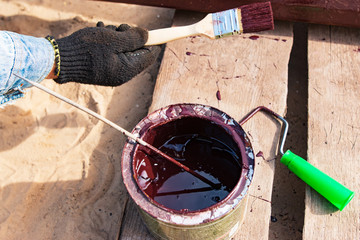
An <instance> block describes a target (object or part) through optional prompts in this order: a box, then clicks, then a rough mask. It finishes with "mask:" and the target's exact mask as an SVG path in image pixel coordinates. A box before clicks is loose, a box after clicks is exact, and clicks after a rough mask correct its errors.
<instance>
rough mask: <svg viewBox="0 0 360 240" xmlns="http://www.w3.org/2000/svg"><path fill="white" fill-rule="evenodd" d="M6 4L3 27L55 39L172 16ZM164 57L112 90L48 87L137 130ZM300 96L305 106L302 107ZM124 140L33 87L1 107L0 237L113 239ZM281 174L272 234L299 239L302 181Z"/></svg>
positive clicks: (299, 143) (19, 1) (301, 142)
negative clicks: (104, 26) (80, 31)
mask: <svg viewBox="0 0 360 240" xmlns="http://www.w3.org/2000/svg"><path fill="white" fill-rule="evenodd" d="M0 9H1V11H0V30H9V31H15V32H18V33H22V34H27V35H32V36H36V37H44V36H46V35H48V34H50V35H53V36H54V37H56V38H60V37H63V36H66V35H69V34H71V33H72V32H74V31H76V30H77V29H80V28H83V27H85V26H94V25H95V24H96V22H97V21H99V20H102V21H103V22H105V24H115V25H118V24H120V23H130V24H134V25H138V26H141V27H145V28H148V29H156V28H161V27H166V26H170V25H171V23H172V17H173V14H174V10H172V9H163V8H154V7H144V6H135V5H127V4H119V3H107V2H96V1H86V0H73V1H52V0H14V1H12V0H11V1H10V0H8V1H6V0H1V1H0ZM295 31H296V32H295V34H297V35H298V38H299V41H294V44H298V48H297V49H300V51H294V52H293V53H292V60H291V62H290V63H289V68H290V70H291V71H290V73H289V81H290V82H289V91H292V93H293V97H292V98H291V99H289V111H288V114H289V121H290V124H292V125H293V126H294V127H293V129H294V130H293V131H292V132H290V139H289V141H288V143H289V144H291V149H293V150H294V151H296V152H297V153H299V154H302V155H303V156H306V134H304V132H305V133H306V115H304V114H303V115H299V112H302V113H305V112H306V102H304V96H303V93H304V92H306V84H304V82H306V79H305V80H304V79H302V78H301V77H299V76H304V74H298V71H300V72H301V73H303V71H306V69H303V68H301V67H300V68H299V67H298V65H301V66H305V65H306V64H305V63H304V61H306V60H304V55H303V50H304V49H306V44H305V43H306V40H304V38H305V37H306V27H304V26H303V25H296V27H295ZM305 58H306V56H305ZM160 62H161V58H159V61H158V62H157V63H155V64H154V65H153V66H151V67H149V68H148V69H147V70H145V71H144V72H143V73H141V74H140V75H138V76H137V77H135V78H134V79H133V80H131V81H130V82H128V83H126V84H124V85H122V86H119V87H115V88H110V87H99V86H89V85H80V84H76V83H69V84H65V85H58V84H56V83H54V82H53V81H52V80H45V81H44V82H43V84H44V85H45V86H47V87H49V88H51V89H53V90H54V91H56V92H59V93H60V94H62V95H64V96H66V97H68V98H70V99H72V100H74V101H76V102H78V103H80V104H82V105H84V106H86V107H88V108H90V109H92V110H95V111H97V112H98V113H99V114H101V115H103V116H105V117H107V118H108V119H110V120H112V121H114V122H115V123H117V124H119V125H120V126H122V127H124V128H126V129H128V130H131V129H132V128H133V127H134V126H135V125H136V123H137V122H138V121H139V120H140V119H141V118H143V117H144V116H146V114H147V111H148V107H149V105H150V104H151V100H152V92H153V88H154V85H155V81H156V76H157V73H158V69H159V66H160ZM299 102H300V103H301V104H303V105H304V106H305V109H298V107H297V106H299V105H300V104H299ZM294 106H295V107H294ZM291 114H292V115H291ZM296 124H298V125H296ZM299 136H300V137H299ZM124 142H125V138H124V137H123V136H122V135H121V134H120V133H119V132H117V131H116V130H114V129H112V128H110V127H108V126H105V125H104V124H103V123H101V122H99V121H98V120H96V119H94V118H91V117H89V116H87V115H86V114H84V113H82V112H80V111H78V110H77V109H75V108H73V107H71V106H69V105H67V104H65V103H62V102H60V101H59V100H57V99H55V98H53V97H51V96H49V95H47V94H46V93H43V92H41V91H40V90H37V89H31V90H30V91H29V92H28V93H27V96H26V97H25V98H24V99H21V100H18V101H17V102H16V103H15V104H13V105H9V106H7V107H5V108H3V109H0V239H10V240H12V239H25V240H26V239H115V238H116V236H117V234H118V231H119V226H120V221H121V218H122V214H121V213H122V211H123V209H122V206H123V204H122V203H123V202H124V201H125V200H126V198H127V197H128V196H127V193H126V191H124V188H123V187H122V186H121V184H122V178H121V171H120V158H121V151H122V147H123V145H124ZM277 165H280V164H277ZM276 171H277V172H276V176H275V182H274V192H273V198H272V205H273V213H272V215H273V218H272V223H271V227H270V234H269V239H277V238H278V239H301V229H302V224H303V222H302V221H303V220H302V219H303V208H304V203H303V201H304V200H303V199H304V188H305V186H304V185H303V184H302V183H301V182H299V181H298V179H297V178H295V177H294V176H293V175H292V174H291V173H289V172H288V171H287V170H286V169H285V168H284V167H281V166H277V168H276Z"/></svg>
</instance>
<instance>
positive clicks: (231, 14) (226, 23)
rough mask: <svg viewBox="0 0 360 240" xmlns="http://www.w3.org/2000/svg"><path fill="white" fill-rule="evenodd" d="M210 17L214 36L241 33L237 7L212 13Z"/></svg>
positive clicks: (239, 15) (241, 28)
mask: <svg viewBox="0 0 360 240" xmlns="http://www.w3.org/2000/svg"><path fill="white" fill-rule="evenodd" d="M212 19H213V26H214V33H215V38H221V37H224V36H229V35H234V34H241V33H243V27H242V23H241V9H239V8H234V9H230V10H227V11H222V12H217V13H213V14H212Z"/></svg>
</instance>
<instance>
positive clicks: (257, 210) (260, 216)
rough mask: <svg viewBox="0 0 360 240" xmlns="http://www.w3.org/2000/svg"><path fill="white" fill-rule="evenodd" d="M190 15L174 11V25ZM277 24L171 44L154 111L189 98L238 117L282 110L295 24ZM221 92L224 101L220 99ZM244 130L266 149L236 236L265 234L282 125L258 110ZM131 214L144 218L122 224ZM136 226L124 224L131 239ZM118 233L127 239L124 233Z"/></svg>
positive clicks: (258, 147) (261, 236)
mask: <svg viewBox="0 0 360 240" xmlns="http://www.w3.org/2000/svg"><path fill="white" fill-rule="evenodd" d="M192 17H194V15H190V13H185V12H180V13H178V14H176V16H175V25H183V24H185V23H186V20H188V19H192ZM275 29H276V30H274V31H270V32H264V33H261V34H248V35H242V36H234V37H229V38H224V39H220V40H210V39H207V38H205V37H190V38H186V39H182V40H177V41H174V42H171V43H168V44H167V46H166V50H165V53H164V58H163V60H162V65H161V67H160V72H159V75H158V78H157V82H156V86H155V91H154V95H153V102H152V105H151V108H150V111H154V110H156V109H159V108H161V107H164V106H167V105H170V104H175V103H185V102H186V103H200V104H206V105H211V106H213V107H216V108H219V109H221V110H222V111H224V112H226V113H228V114H229V115H230V116H232V117H233V118H234V119H237V120H240V119H242V118H243V117H244V116H245V115H246V114H247V113H248V112H249V111H251V110H252V109H253V108H255V107H257V106H259V105H264V106H267V107H269V108H271V109H273V110H274V111H276V112H278V113H279V114H284V113H285V109H286V94H287V77H288V73H287V67H288V61H289V56H290V51H291V46H292V25H291V24H289V23H283V22H278V23H276V27H275ZM217 91H220V93H221V100H218V99H217V96H216V93H217ZM244 129H245V130H246V132H248V133H249V137H250V139H251V141H252V144H253V148H254V152H255V153H258V152H259V151H262V152H263V154H264V156H265V160H263V159H262V158H261V157H257V158H256V166H255V174H254V179H253V182H252V187H251V190H250V192H249V198H248V199H249V201H248V202H249V204H248V209H247V211H246V216H245V221H244V224H243V226H242V227H241V231H239V232H238V233H237V235H236V236H235V239H267V238H268V232H269V221H270V212H271V204H270V200H271V192H272V183H273V175H274V164H275V161H274V159H275V155H276V153H277V146H278V140H279V134H280V133H279V132H280V124H277V123H276V122H275V121H271V118H268V117H266V116H265V115H264V114H258V115H256V116H255V117H254V118H253V119H252V120H251V121H249V122H248V123H246V125H245V126H244ZM128 218H136V219H137V220H136V221H141V220H140V219H139V216H138V215H137V213H131V212H130V211H128V210H127V211H126V217H125V222H124V224H125V223H126V222H132V221H134V220H131V221H130V220H129V219H128ZM136 226H137V225H136V224H133V225H131V226H130V225H127V226H124V227H123V229H124V230H125V229H127V230H126V231H131V232H132V236H133V239H137V236H139V235H140V234H143V233H142V232H141V231H144V230H143V228H136ZM129 229H131V230H129ZM127 236H131V235H130V234H128V233H127ZM120 238H121V239H125V237H124V235H123V234H122V235H121V237H120Z"/></svg>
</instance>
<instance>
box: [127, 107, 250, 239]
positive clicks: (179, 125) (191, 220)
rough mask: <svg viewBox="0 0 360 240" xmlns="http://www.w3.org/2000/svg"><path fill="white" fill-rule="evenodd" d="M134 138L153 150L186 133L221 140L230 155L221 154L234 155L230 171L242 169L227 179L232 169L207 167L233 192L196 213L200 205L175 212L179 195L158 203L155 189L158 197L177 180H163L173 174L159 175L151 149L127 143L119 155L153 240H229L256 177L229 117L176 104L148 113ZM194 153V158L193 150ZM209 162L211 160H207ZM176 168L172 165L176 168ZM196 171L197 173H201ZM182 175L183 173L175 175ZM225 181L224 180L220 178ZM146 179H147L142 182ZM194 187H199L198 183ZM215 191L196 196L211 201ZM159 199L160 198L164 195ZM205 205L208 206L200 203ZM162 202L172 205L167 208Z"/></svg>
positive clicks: (244, 142) (242, 135)
mask: <svg viewBox="0 0 360 240" xmlns="http://www.w3.org/2000/svg"><path fill="white" fill-rule="evenodd" d="M132 133H133V134H135V135H137V136H138V137H140V138H141V139H143V140H144V141H146V142H148V143H149V144H152V145H154V146H155V147H160V145H161V144H162V143H163V142H165V141H166V140H168V139H172V137H173V136H185V135H186V136H187V134H193V136H200V135H201V136H205V135H206V136H207V137H208V138H209V139H215V140H214V141H219V142H220V141H221V143H224V144H225V145H226V146H227V147H229V150H226V151H227V152H226V153H224V154H225V155H227V156H228V152H231V153H232V154H233V155H236V156H235V157H234V158H233V159H234V160H231V161H234V162H230V163H229V164H233V165H234V166H235V165H237V164H238V165H239V166H240V167H239V170H238V175H236V172H235V170H234V174H235V175H234V176H236V177H228V175H229V174H230V175H231V174H232V173H230V170H231V169H232V168H233V167H228V166H227V168H224V169H227V171H226V172H225V170H224V171H223V170H219V168H221V166H222V165H223V164H222V163H221V164H220V165H219V164H218V162H216V159H215V162H211V164H207V165H216V167H215V168H211V169H215V170H211V171H214V172H220V173H221V176H219V181H224V182H225V181H229V186H231V189H230V190H229V193H228V194H227V195H226V196H224V197H223V199H220V198H215V200H217V201H214V203H213V204H210V203H211V201H213V200H214V199H213V198H211V200H209V201H208V203H209V204H210V205H209V206H208V205H204V206H202V207H199V209H197V208H196V207H197V206H198V205H196V206H195V207H194V208H193V209H187V206H185V208H182V207H179V208H177V203H176V201H177V200H176V198H178V197H179V195H177V196H176V198H175V197H174V198H173V196H172V195H171V196H170V195H169V194H170V193H169V192H167V193H166V194H165V195H167V197H168V200H169V199H170V200H169V201H168V202H161V201H160V200H161V198H160V197H159V196H160V195H161V194H160V193H159V191H160V190H159V189H160V188H159V189H157V190H156V191H157V192H156V193H157V195H154V194H153V192H154V191H155V190H154V189H153V188H155V186H158V185H160V187H161V189H163V188H164V186H165V181H166V182H170V179H175V177H178V175H171V176H170V177H168V178H167V177H161V174H162V173H164V174H165V173H166V174H167V173H169V171H170V172H171V171H172V170H170V169H166V170H165V169H164V171H163V172H162V170H159V167H158V162H156V161H154V160H152V157H149V156H148V155H151V153H150V152H149V150H147V149H144V147H142V146H140V145H139V144H137V143H135V142H133V141H131V140H129V141H128V142H127V143H126V145H125V147H124V150H123V155H122V174H123V180H124V184H125V186H126V188H127V190H128V192H129V194H130V196H131V197H132V199H133V200H134V201H135V203H136V205H137V206H138V209H139V212H140V215H141V217H142V219H143V221H144V223H145V225H146V226H147V228H148V229H149V231H150V232H151V233H152V234H153V235H154V236H155V237H156V238H157V239H230V238H231V237H232V236H233V235H234V234H235V233H236V232H237V230H238V228H239V227H240V225H241V223H242V221H243V219H244V215H245V210H246V205H247V198H246V193H247V191H248V188H249V186H250V183H251V181H252V177H253V174H254V153H253V150H252V147H251V144H250V141H249V139H248V137H247V136H246V133H245V131H244V130H243V129H242V128H241V126H240V125H239V124H238V123H237V122H236V121H235V120H234V119H233V118H231V117H230V116H228V115H227V114H225V113H224V112H222V111H220V110H218V109H215V108H213V107H209V106H205V105H196V104H177V105H171V106H168V107H165V108H162V109H160V110H157V111H155V112H153V113H151V114H149V115H148V116H147V117H146V118H144V119H143V120H141V121H140V122H139V123H138V124H137V126H136V127H135V128H134V129H133V131H132ZM194 141H195V140H194ZM196 141H198V140H196ZM201 141H207V140H201ZM209 144H210V143H209ZM213 144H218V143H217V142H216V143H211V145H213ZM219 144H220V143H219ZM174 146H176V144H175V145H174ZM190 146H192V145H189V144H188V145H186V147H187V148H188V150H187V151H190V150H189V149H191V147H190ZM194 146H197V145H194ZM214 149H215V147H214ZM181 151H183V150H181ZM199 151H200V150H199ZM193 153H196V149H195V151H193ZM185 154H186V150H185ZM209 157H211V156H210V155H209ZM229 159H230V157H229ZM195 161H196V159H195ZM195 161H193V162H195ZM209 161H210V160H209ZM224 161H225V160H224ZM224 164H225V163H224ZM204 165H206V164H204ZM194 166H195V165H194ZM196 166H197V165H196ZM176 167H177V166H174V169H175V168H176ZM206 167H209V166H206ZM194 168H196V167H194ZM209 169H210V168H209ZM193 170H199V169H193ZM174 171H177V170H174ZM206 171H207V170H206ZM209 171H210V170H209ZM236 171H237V170H236ZM144 172H145V177H144ZM199 172H201V171H200V170H199ZM204 172H205V170H204ZM180 174H183V173H181V172H179V175H180ZM159 175H160V176H159ZM223 176H227V178H223ZM146 179H150V180H149V181H145V180H146ZM154 179H157V180H154ZM159 179H163V180H159ZM182 179H183V180H181V181H179V182H186V181H187V177H185V178H182ZM144 181H145V182H144ZM155 182H156V183H155ZM181 184H183V183H181ZM193 184H194V182H193ZM197 184H200V185H201V183H197ZM200 185H199V186H200ZM149 186H150V187H149ZM201 186H202V185H201ZM149 189H150V190H149ZM205 189H206V188H205ZM222 189H223V188H222ZM172 190H173V193H174V192H175V193H177V191H176V189H172ZM195 190H196V189H195ZM186 191H187V192H186V193H184V191H182V192H181V194H182V195H180V196H181V197H184V198H186V197H189V196H190V195H191V194H193V193H191V194H189V191H190V190H186ZM196 191H198V190H196ZM218 191H220V190H216V194H217V193H218ZM190 192H191V191H190ZM214 192H215V190H214V191H213V192H211V191H209V192H206V191H204V192H201V193H199V192H198V193H196V194H197V197H204V198H206V197H209V198H210V197H211V196H212V195H211V194H215V193H214ZM206 194H208V195H206ZM161 196H164V194H162V195H161ZM172 199H174V200H172ZM200 200H201V199H200ZM196 201H197V202H201V201H198V200H196ZM183 202H186V201H180V200H179V201H178V203H179V204H180V205H181V204H182V203H183ZM188 202H189V204H190V205H191V204H193V201H192V200H189V201H188ZM203 202H207V201H205V200H204V201H203ZM165 203H166V204H170V205H171V204H172V205H171V206H170V205H166V204H165ZM174 203H175V204H174Z"/></svg>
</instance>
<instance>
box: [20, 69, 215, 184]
mask: <svg viewBox="0 0 360 240" xmlns="http://www.w3.org/2000/svg"><path fill="white" fill-rule="evenodd" d="M14 75H15V76H16V77H18V78H21V79H22V80H24V81H26V82H28V83H30V84H31V85H33V86H35V87H37V88H38V89H40V90H42V91H44V92H46V93H48V94H50V95H52V96H54V97H56V98H58V99H60V100H62V101H64V102H66V103H68V104H70V105H72V106H74V107H76V108H78V109H80V110H82V111H84V112H86V113H87V114H89V115H91V116H93V117H95V118H97V119H99V120H100V121H102V122H104V123H106V124H108V125H109V126H111V127H113V128H115V129H116V130H118V131H120V132H121V133H122V134H124V135H125V136H127V137H128V138H131V139H132V140H134V141H136V142H137V143H139V144H140V145H142V146H144V147H147V148H149V149H150V150H152V151H154V152H155V153H156V154H159V155H161V156H162V157H164V158H165V159H166V160H168V161H170V162H172V163H174V164H175V165H177V166H178V167H180V168H182V169H184V170H185V171H186V172H188V173H190V174H192V175H193V176H195V177H197V178H198V179H200V180H201V181H203V182H205V183H207V184H208V185H210V186H211V187H213V188H214V189H219V188H220V187H221V184H217V183H213V182H212V181H210V180H209V179H207V178H205V177H203V176H202V175H200V174H199V173H197V172H195V171H194V170H192V169H190V168H189V167H187V166H185V165H184V164H182V163H180V162H178V161H176V160H175V159H174V158H172V157H170V156H169V155H166V154H165V153H163V152H161V151H160V150H159V149H157V148H155V147H154V146H152V145H150V144H149V143H147V142H145V141H144V140H142V139H141V138H138V137H136V136H135V135H134V134H132V133H130V132H128V131H126V130H125V129H124V128H122V127H120V126H119V125H117V124H115V123H113V122H112V121H110V120H108V119H107V118H104V117H103V116H101V115H99V114H97V113H96V112H94V111H92V110H90V109H88V108H86V107H83V106H81V105H80V104H77V103H76V102H74V101H72V100H70V99H68V98H66V97H64V96H62V95H60V94H58V93H56V92H54V91H52V90H50V89H48V88H46V87H44V86H43V85H41V84H39V83H37V82H34V81H31V80H29V79H27V78H24V77H22V76H19V75H17V74H15V73H14Z"/></svg>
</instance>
